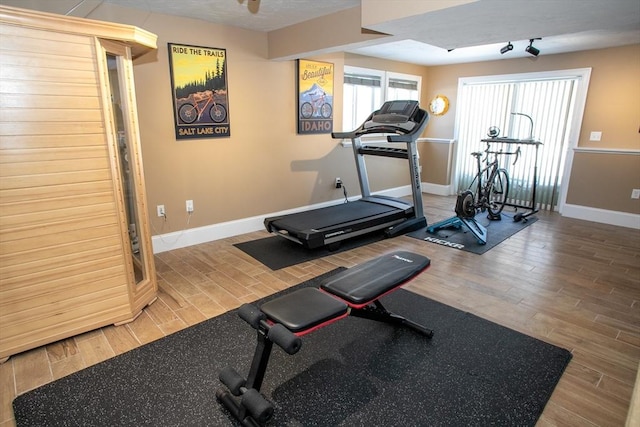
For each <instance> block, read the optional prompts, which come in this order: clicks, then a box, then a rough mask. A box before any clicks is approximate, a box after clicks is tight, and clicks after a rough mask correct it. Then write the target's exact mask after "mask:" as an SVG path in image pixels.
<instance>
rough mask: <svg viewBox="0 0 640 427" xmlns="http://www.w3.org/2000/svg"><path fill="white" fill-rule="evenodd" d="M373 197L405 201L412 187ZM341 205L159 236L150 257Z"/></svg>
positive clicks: (322, 204)
mask: <svg viewBox="0 0 640 427" xmlns="http://www.w3.org/2000/svg"><path fill="white" fill-rule="evenodd" d="M375 194H380V195H385V196H390V197H405V196H409V195H411V187H410V186H408V185H407V186H404V187H397V188H391V189H388V190H384V191H380V192H376V193H375ZM359 198H360V196H359V195H358V196H353V197H349V200H357V199H359ZM342 201H344V199H338V200H332V201H329V202H323V203H317V204H315V205H309V206H303V207H299V208H295V209H288V210H285V211H280V212H273V213H268V214H264V215H259V216H254V217H250V218H241V219H238V220H234V221H228V222H222V223H218V224H211V225H205V226H204V227H197V228H189V229H185V230H182V231H174V232H171V233H166V234H160V235H157V236H153V237H151V242H152V244H153V253H154V254H158V253H161V252H166V251H170V250H173V249H179V248H186V247H187V246H193V245H198V244H201V243H206V242H212V241H214V240H220V239H225V238H227V237H233V236H237V235H239V234H245V233H251V232H253V231H259V230H264V219H265V218H268V217H272V216H279V215H288V214H292V213H296V212H302V211H307V210H311V209H318V208H323V207H326V206H331V205H335V204H338V203H340V202H342Z"/></svg>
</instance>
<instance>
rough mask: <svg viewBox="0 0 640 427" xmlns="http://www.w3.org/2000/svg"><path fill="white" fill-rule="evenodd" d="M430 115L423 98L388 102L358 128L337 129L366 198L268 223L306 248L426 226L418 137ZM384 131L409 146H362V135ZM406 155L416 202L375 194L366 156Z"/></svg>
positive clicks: (272, 230) (335, 134) (271, 229)
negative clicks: (348, 141)
mask: <svg viewBox="0 0 640 427" xmlns="http://www.w3.org/2000/svg"><path fill="white" fill-rule="evenodd" d="M428 120H429V115H428V114H427V112H426V111H424V110H423V109H421V108H420V106H419V104H418V101H387V102H385V103H384V104H383V105H382V107H380V109H379V110H377V111H374V112H373V113H371V115H370V116H369V117H368V118H367V120H365V122H364V123H363V124H362V125H360V127H358V128H357V129H355V130H354V131H351V132H333V133H332V134H331V136H332V137H333V138H334V139H347V138H348V139H351V141H352V147H353V155H354V157H355V162H356V169H357V173H358V180H359V182H360V190H361V194H362V198H361V199H359V200H355V201H351V202H348V203H341V204H338V205H334V206H328V207H324V208H319V209H313V210H309V211H303V212H298V213H293V214H288V215H283V216H277V217H271V218H266V219H265V220H264V225H265V227H266V229H267V231H269V232H270V233H274V234H277V235H279V236H282V237H284V238H287V239H289V240H292V241H294V242H296V243H299V244H301V245H302V246H303V247H305V248H307V249H316V248H320V247H323V246H328V247H329V249H334V248H336V247H338V246H339V244H340V242H342V241H343V240H346V239H350V238H353V237H357V236H361V235H364V234H368V233H373V232H376V231H378V230H384V233H385V235H386V236H387V237H395V236H399V235H401V234H405V233H408V232H410V231H414V230H418V229H421V228H425V227H426V226H427V220H426V218H425V216H424V210H423V207H422V188H421V186H422V184H421V178H420V166H419V164H418V153H417V149H416V140H417V139H418V137H419V136H420V135H421V134H422V131H423V130H424V128H425V127H426V125H427V122H428ZM370 134H385V135H386V138H387V142H390V143H404V144H405V145H406V148H397V147H388V146H373V145H363V144H362V142H361V140H360V138H361V137H362V136H363V135H370ZM365 155H370V156H382V157H392V158H397V159H407V160H408V162H409V173H410V178H411V192H412V195H413V203H411V202H408V201H406V200H403V199H397V198H394V197H388V196H381V195H372V194H371V191H370V189H369V180H368V177H367V169H366V165H365V160H364V156H365Z"/></svg>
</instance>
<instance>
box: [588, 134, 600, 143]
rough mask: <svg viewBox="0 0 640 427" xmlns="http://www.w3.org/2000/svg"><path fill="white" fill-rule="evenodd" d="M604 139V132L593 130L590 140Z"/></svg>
mask: <svg viewBox="0 0 640 427" xmlns="http://www.w3.org/2000/svg"><path fill="white" fill-rule="evenodd" d="M600 139H602V132H591V136H590V137H589V141H600Z"/></svg>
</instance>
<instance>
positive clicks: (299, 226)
mask: <svg viewBox="0 0 640 427" xmlns="http://www.w3.org/2000/svg"><path fill="white" fill-rule="evenodd" d="M394 212H395V213H397V214H398V215H399V216H398V218H403V217H405V213H404V212H403V211H402V210H401V209H397V208H395V207H392V206H387V205H382V204H378V203H370V202H366V201H363V200H356V201H354V202H349V203H343V204H340V205H334V206H328V207H326V208H320V209H315V210H313V211H306V212H299V213H296V214H291V215H287V216H286V217H283V218H280V219H278V220H275V221H273V225H274V226H275V227H276V228H284V229H287V230H289V231H302V230H310V229H313V230H322V229H323V228H327V227H336V226H339V225H340V224H345V223H349V222H351V221H357V220H362V219H364V218H368V217H375V216H378V215H387V214H393V213H394Z"/></svg>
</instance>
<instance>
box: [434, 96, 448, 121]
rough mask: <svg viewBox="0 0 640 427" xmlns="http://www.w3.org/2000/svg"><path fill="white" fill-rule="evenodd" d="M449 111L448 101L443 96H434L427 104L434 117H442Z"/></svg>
mask: <svg viewBox="0 0 640 427" xmlns="http://www.w3.org/2000/svg"><path fill="white" fill-rule="evenodd" d="M448 110H449V99H448V98H447V97H446V96H444V95H436V96H435V97H434V98H433V99H432V100H431V102H430V103H429V111H430V112H431V114H433V115H434V116H442V115H443V114H445V113H446V112H447V111H448Z"/></svg>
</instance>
